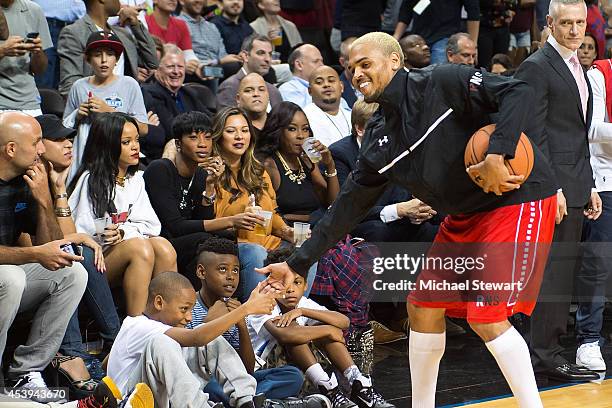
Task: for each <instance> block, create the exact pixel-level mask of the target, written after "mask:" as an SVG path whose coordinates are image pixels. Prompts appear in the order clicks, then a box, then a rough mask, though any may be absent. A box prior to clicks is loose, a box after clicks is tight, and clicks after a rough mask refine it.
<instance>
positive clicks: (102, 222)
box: [94, 217, 110, 244]
mask: <svg viewBox="0 0 612 408" xmlns="http://www.w3.org/2000/svg"><path fill="white" fill-rule="evenodd" d="M108 225H110V218H109V217H101V218H96V219H94V226H95V228H96V234H95V238H96V240H97V241H98V243H100V244H102V243H103V242H104V236H103V235H102V234H104V230H105V228H106V227H107V226H108Z"/></svg>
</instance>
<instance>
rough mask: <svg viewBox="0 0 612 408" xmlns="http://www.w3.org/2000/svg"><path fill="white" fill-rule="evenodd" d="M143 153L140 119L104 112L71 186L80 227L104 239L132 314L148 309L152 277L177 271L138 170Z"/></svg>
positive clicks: (114, 278) (110, 272)
mask: <svg viewBox="0 0 612 408" xmlns="http://www.w3.org/2000/svg"><path fill="white" fill-rule="evenodd" d="M139 154H140V144H139V140H138V123H137V122H136V120H135V119H134V118H132V117H130V116H128V115H126V114H123V113H103V114H100V115H98V116H97V117H96V119H95V120H94V122H93V124H92V126H91V130H90V132H89V137H88V140H87V144H86V146H85V151H84V153H83V161H82V163H81V166H80V167H79V169H78V171H77V173H76V176H75V178H74V179H73V180H72V182H71V183H70V186H69V189H68V190H69V194H70V199H69V204H70V208H72V217H73V219H74V223H75V226H76V229H77V231H78V232H84V233H87V234H90V235H96V236H97V237H98V239H99V241H100V242H101V243H102V246H103V248H104V258H105V261H106V277H107V279H108V280H109V283H110V284H111V286H119V285H121V284H122V286H123V291H124V292H125V298H126V312H127V314H128V315H130V316H138V315H140V314H142V312H143V311H144V309H145V305H146V302H147V288H148V286H149V281H150V280H151V277H152V276H155V275H156V274H158V273H161V272H165V271H176V252H175V251H174V249H173V248H172V245H171V244H170V243H169V242H168V241H167V240H166V239H164V238H161V237H159V236H158V235H159V233H160V230H161V224H160V222H159V219H158V218H157V215H156V214H155V212H154V211H153V207H152V206H151V203H150V202H149V197H148V195H147V192H146V190H145V184H144V180H143V178H142V171H138V161H139ZM104 227H105V228H104ZM103 228H104V229H103Z"/></svg>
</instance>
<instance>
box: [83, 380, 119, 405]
mask: <svg viewBox="0 0 612 408" xmlns="http://www.w3.org/2000/svg"><path fill="white" fill-rule="evenodd" d="M77 408H117V400H116V399H115V396H114V395H113V392H112V391H111V390H110V388H108V386H107V385H106V384H105V383H103V382H101V383H98V385H97V386H96V389H95V390H94V391H93V394H91V395H90V396H89V397H87V398H84V399H80V400H78V401H77Z"/></svg>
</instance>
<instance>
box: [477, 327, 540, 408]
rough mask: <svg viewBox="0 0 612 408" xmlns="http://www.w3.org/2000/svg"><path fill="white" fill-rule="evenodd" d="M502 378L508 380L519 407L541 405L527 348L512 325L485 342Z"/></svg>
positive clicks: (530, 407) (532, 407) (534, 407)
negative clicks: (502, 375)
mask: <svg viewBox="0 0 612 408" xmlns="http://www.w3.org/2000/svg"><path fill="white" fill-rule="evenodd" d="M485 345H486V346H487V348H488V349H489V351H490V352H491V354H493V357H495V361H497V365H498V366H499V368H500V369H501V372H502V374H504V378H506V381H507V382H508V385H509V386H510V389H511V390H512V394H514V396H515V398H516V400H517V401H518V404H519V407H521V408H539V407H542V400H541V399H540V394H539V393H538V386H537V385H536V380H535V375H534V374H533V368H532V366H531V358H530V357H529V348H527V343H525V340H524V339H523V337H522V336H521V335H520V334H519V332H518V331H516V329H515V328H514V327H511V328H509V329H508V330H506V331H505V332H504V333H503V334H502V335H501V336H499V337H498V338H496V339H494V340H491V341H489V342H488V343H485Z"/></svg>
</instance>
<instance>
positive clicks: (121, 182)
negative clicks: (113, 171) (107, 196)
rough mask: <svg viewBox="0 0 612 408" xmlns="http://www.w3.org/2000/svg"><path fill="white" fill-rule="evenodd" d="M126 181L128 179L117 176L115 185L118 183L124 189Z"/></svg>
mask: <svg viewBox="0 0 612 408" xmlns="http://www.w3.org/2000/svg"><path fill="white" fill-rule="evenodd" d="M126 179H127V177H121V176H115V183H117V184H118V185H119V186H121V187H124V186H125V180H126Z"/></svg>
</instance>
